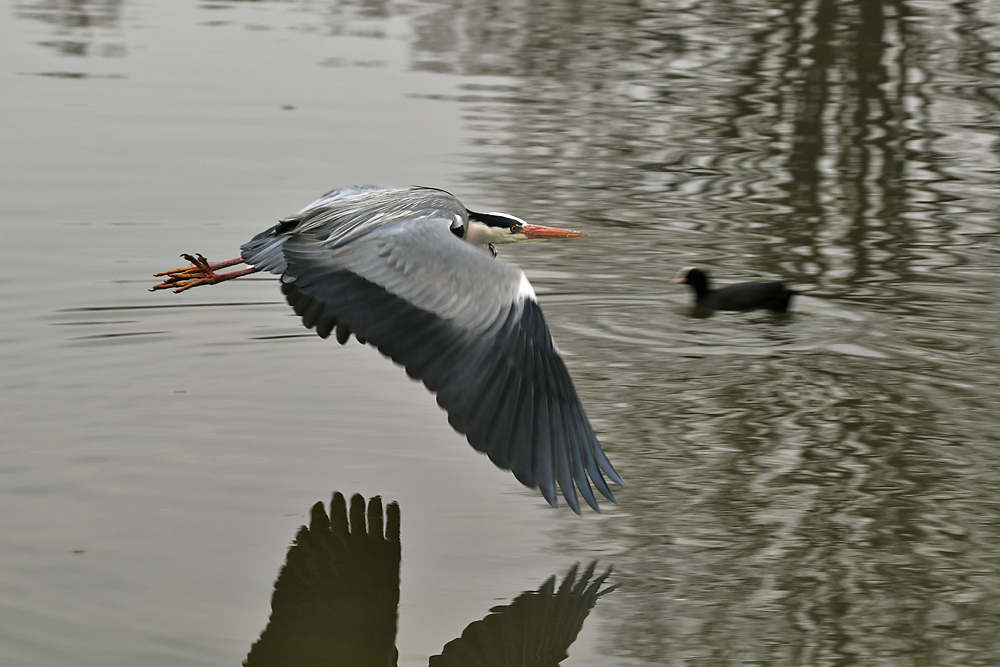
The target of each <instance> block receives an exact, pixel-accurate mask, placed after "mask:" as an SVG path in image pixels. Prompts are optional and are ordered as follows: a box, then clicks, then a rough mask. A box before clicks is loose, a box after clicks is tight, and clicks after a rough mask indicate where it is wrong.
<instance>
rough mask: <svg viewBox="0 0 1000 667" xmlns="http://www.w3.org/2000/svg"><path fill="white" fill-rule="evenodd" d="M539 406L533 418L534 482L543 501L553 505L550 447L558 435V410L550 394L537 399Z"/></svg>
mask: <svg viewBox="0 0 1000 667" xmlns="http://www.w3.org/2000/svg"><path fill="white" fill-rule="evenodd" d="M538 406H539V407H540V408H541V409H540V410H539V412H538V419H536V420H535V429H536V430H535V439H534V440H535V450H534V452H533V454H534V457H535V461H534V463H535V483H536V484H538V490H539V491H541V492H542V497H543V498H545V502H547V503H548V504H549V505H552V506H553V507H555V505H556V489H555V481H554V479H553V477H552V448H553V446H554V444H555V443H554V442H553V440H554V438H556V437H558V432H557V430H556V428H555V424H556V423H557V422H558V419H559V410H558V408H557V407H556V406H555V400H554V399H553V398H552V397H551V396H542V397H540V399H539V401H538Z"/></svg>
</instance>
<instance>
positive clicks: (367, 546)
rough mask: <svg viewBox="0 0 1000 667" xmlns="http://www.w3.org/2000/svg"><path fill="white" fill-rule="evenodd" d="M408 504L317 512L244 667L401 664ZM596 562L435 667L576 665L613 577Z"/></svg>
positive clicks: (501, 613) (547, 587)
mask: <svg viewBox="0 0 1000 667" xmlns="http://www.w3.org/2000/svg"><path fill="white" fill-rule="evenodd" d="M400 554H401V548H400V515H399V505H397V504H396V503H389V504H388V505H387V506H385V507H384V508H383V506H382V501H381V499H380V498H377V497H376V498H372V499H371V500H369V501H368V503H367V504H366V503H365V500H364V498H362V497H361V496H360V495H355V496H354V497H353V498H352V499H351V504H350V508H348V506H347V502H346V500H345V498H344V496H343V495H342V494H340V493H335V494H334V496H333V500H332V502H331V503H330V512H329V514H327V512H326V510H325V509H324V507H323V504H322V503H316V505H314V506H313V508H312V512H311V518H310V523H309V527H306V526H303V527H302V528H301V529H300V530H299V532H298V535H296V537H295V542H294V543H293V544H292V546H291V547H290V548H289V550H288V556H287V559H286V562H285V565H284V566H283V567H282V568H281V572H280V573H279V575H278V580H277V581H276V582H275V584H274V595H273V597H272V599H271V618H270V620H269V622H268V625H267V627H266V628H265V629H264V631H263V632H262V633H261V636H260V639H259V640H257V641H256V642H255V643H254V645H253V647H251V649H250V653H249V655H248V656H247V659H246V661H245V662H244V665H247V666H248V667H266V666H269V665H303V666H306V665H308V666H319V665H328V666H330V667H333V666H339V665H343V666H344V667H391V666H393V665H395V664H397V658H398V656H399V653H398V651H397V650H396V645H395V641H396V621H397V608H398V606H399V583H400V582H399V564H400ZM595 565H596V562H594V563H591V564H590V565H589V566H588V567H587V568H586V569H585V570H584V571H583V572H580V573H579V574H578V571H577V566H573V567H572V568H571V569H570V571H569V573H568V574H567V575H566V576H565V577H564V578H563V581H562V583H561V584H559V585H558V586H557V585H556V578H555V577H554V576H553V577H550V578H549V579H548V580H547V581H546V582H545V583H544V584H543V585H542V586H541V587H540V588H539V589H538V590H534V591H525V592H523V593H521V595H519V596H518V597H517V598H516V599H515V600H514V601H513V602H512V603H510V604H509V605H501V606H497V607H494V608H493V609H491V610H490V614H489V615H488V616H486V617H485V618H483V619H482V620H479V621H475V622H473V623H471V624H469V626H468V627H466V629H465V630H464V631H463V632H462V636H461V637H459V638H457V639H454V640H452V641H450V642H448V644H447V645H445V647H444V648H443V650H442V652H441V654H440V655H437V656H434V657H432V658H431V659H430V665H431V666H432V667H452V666H456V667H458V666H461V667H477V666H479V665H481V666H482V667H487V665H502V666H504V667H555V665H557V664H558V663H559V662H561V661H562V660H563V659H564V658H566V656H567V649H568V648H569V646H570V644H572V643H573V642H574V641H575V640H576V637H577V635H578V634H579V632H580V629H581V628H582V627H583V623H584V621H585V620H586V618H587V616H588V615H589V614H590V610H591V609H593V607H594V605H595V604H597V600H598V598H600V597H601V596H602V595H604V594H605V593H608V592H610V591H611V590H613V589H614V588H615V587H604V588H602V587H603V586H604V582H605V580H606V579H607V577H608V574H609V573H610V570H608V571H606V572H604V573H603V574H599V575H596V576H595V574H594V568H595Z"/></svg>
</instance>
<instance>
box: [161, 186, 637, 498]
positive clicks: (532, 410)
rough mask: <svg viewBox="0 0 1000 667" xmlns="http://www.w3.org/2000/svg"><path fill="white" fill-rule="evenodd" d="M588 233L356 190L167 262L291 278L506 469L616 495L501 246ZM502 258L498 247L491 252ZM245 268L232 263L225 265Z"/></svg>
mask: <svg viewBox="0 0 1000 667" xmlns="http://www.w3.org/2000/svg"><path fill="white" fill-rule="evenodd" d="M577 236H584V234H582V233H580V232H575V231H571V230H566V229H560V228H556V227H545V226H541V225H532V224H528V223H526V222H525V221H523V220H521V219H520V218H516V217H514V216H512V215H508V214H505V213H476V212H473V211H469V210H468V209H466V208H465V206H463V205H462V203H461V202H460V201H459V200H458V199H457V198H456V197H455V196H454V195H452V194H450V193H448V192H445V191H444V190H438V189H436V188H428V187H411V188H388V187H383V186H374V185H363V186H350V187H345V188H339V189H336V190H332V191H330V192H328V193H326V194H325V195H323V196H322V197H321V198H320V199H318V200H316V201H315V202H313V203H312V204H310V205H308V206H306V207H305V208H304V209H302V210H301V211H299V212H298V214H296V215H294V216H292V217H290V218H286V219H284V220H281V221H280V222H278V224H276V225H275V226H273V227H271V228H270V229H267V230H265V231H263V232H261V233H260V234H258V235H257V236H255V237H253V238H252V239H251V240H250V241H248V242H247V243H244V244H243V245H242V246H241V248H240V253H241V254H240V257H238V258H236V259H232V260H228V261H225V262H218V263H214V264H213V263H209V262H208V261H207V260H206V259H205V258H204V257H202V256H201V255H197V256H191V255H182V257H184V258H186V259H188V260H189V261H190V262H191V266H187V267H183V268H180V269H175V270H173V271H166V272H163V273H160V274H157V275H158V276H165V277H166V278H165V280H164V281H163V282H162V283H160V284H159V285H156V286H155V287H154V288H153V289H173V290H174V291H175V292H183V291H185V290H187V289H191V288H193V287H196V286H199V285H206V284H215V283H219V282H223V281H225V280H230V279H233V278H238V277H240V276H245V275H248V274H251V273H255V272H257V271H269V272H271V273H274V274H279V275H280V276H281V289H282V291H283V292H284V294H285V298H286V299H287V301H288V303H289V304H290V305H291V306H292V308H293V309H294V310H295V312H296V314H298V315H299V316H300V317H301V318H302V323H303V324H304V325H305V326H306V327H307V328H315V330H316V333H317V334H319V336H320V337H322V338H326V337H327V336H329V335H330V334H331V333H335V335H336V338H337V340H338V341H339V342H340V343H341V344H343V343H345V342H346V341H347V340H348V338H349V337H350V335H351V334H352V333H353V334H354V336H355V337H356V338H357V339H358V340H359V341H360V342H362V343H365V342H368V343H370V344H372V345H374V346H375V347H376V348H377V349H378V350H379V351H380V352H382V353H383V354H385V355H386V356H388V357H390V358H391V359H392V360H393V361H395V362H396V363H398V364H400V365H402V366H404V367H405V369H406V372H407V374H408V375H409V376H410V377H412V378H414V379H419V380H421V381H423V383H424V385H426V387H427V388H428V389H429V390H430V391H432V392H434V393H435V394H436V395H437V402H438V404H439V405H440V406H441V407H442V408H444V410H445V411H446V412H447V414H448V421H449V423H450V424H451V425H452V427H454V428H455V430H457V431H458V432H459V433H462V434H464V435H465V436H466V439H467V440H468V441H469V444H471V445H472V446H473V447H474V448H475V449H477V450H478V451H480V452H484V453H485V454H486V455H487V456H488V457H489V458H490V460H491V461H493V463H494V464H496V465H497V466H498V467H500V468H502V469H505V470H510V471H511V472H513V474H514V476H515V477H516V478H517V480H518V481H520V482H521V483H522V484H524V485H525V486H527V487H529V488H538V489H539V490H540V491H541V493H542V496H543V497H544V498H545V500H546V501H548V503H549V504H550V505H552V506H555V505H556V504H557V501H556V490H557V486H558V488H559V489H560V490H561V491H562V494H563V496H564V497H565V498H566V502H567V503H568V504H569V506H570V507H571V508H572V509H573V510H574V511H575V512H576V513H578V514H579V513H580V504H579V501H578V499H577V490H579V492H580V495H582V496H583V498H584V500H585V501H586V502H587V504H588V505H590V506H591V507H592V508H594V510H596V511H600V509H599V506H598V503H597V499H596V498H595V495H594V492H593V490H592V488H591V484H593V486H594V488H596V489H597V490H598V491H600V493H601V494H603V495H604V496H605V497H606V498H608V499H609V500H611V501H612V502H614V496H613V495H612V493H611V490H610V489H609V488H608V484H607V482H606V481H605V475H606V476H607V477H608V478H609V479H610V480H612V481H613V482H614V483H616V484H618V485H620V486H624V485H625V483H624V482H623V481H622V478H621V477H620V476H619V475H618V473H617V472H616V471H615V469H614V467H613V466H612V465H611V462H610V461H608V458H607V456H606V455H605V454H604V451H603V450H602V449H601V445H600V443H599V442H598V440H597V437H596V435H595V434H594V430H593V428H592V427H591V425H590V422H589V420H588V419H587V416H586V414H585V412H584V409H583V405H582V404H581V402H580V398H579V396H578V395H577V393H576V389H575V388H574V386H573V381H572V380H571V379H570V376H569V372H568V370H567V369H566V365H565V363H564V362H563V359H562V357H561V355H560V353H559V350H558V348H557V347H556V345H555V343H554V342H553V340H552V337H551V335H550V333H549V329H548V326H547V325H546V323H545V319H544V317H543V316H542V311H541V309H540V308H539V305H538V300H537V298H536V296H535V292H534V290H533V289H532V287H531V284H530V283H529V282H528V279H527V278H526V277H525V275H524V272H523V271H521V270H520V269H519V268H517V267H516V266H514V265H513V264H509V263H507V262H504V261H502V260H497V259H495V254H496V251H495V248H494V246H496V245H501V244H506V243H518V242H523V241H533V240H541V239H547V238H559V237H577ZM491 254H492V255H493V257H491ZM241 263H242V264H246V265H247V266H248V267H249V268H246V269H240V270H234V271H231V272H229V273H216V271H218V270H219V269H222V268H227V267H232V266H236V265H238V264H241Z"/></svg>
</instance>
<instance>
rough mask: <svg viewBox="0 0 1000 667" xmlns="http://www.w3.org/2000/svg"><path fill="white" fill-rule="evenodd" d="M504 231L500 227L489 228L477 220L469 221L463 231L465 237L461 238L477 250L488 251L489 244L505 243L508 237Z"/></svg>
mask: <svg viewBox="0 0 1000 667" xmlns="http://www.w3.org/2000/svg"><path fill="white" fill-rule="evenodd" d="M505 231H506V230H505V229H504V228H502V227H491V226H490V225H484V224H483V223H481V222H479V221H477V220H470V221H469V227H468V229H466V230H465V236H464V237H462V238H464V239H465V241H467V242H468V243H471V244H472V245H474V246H476V247H478V248H481V249H483V250H488V249H489V246H490V245H491V244H494V243H504V242H505V241H506V239H507V237H508V236H509V235H506V234H505V233H504V232H505Z"/></svg>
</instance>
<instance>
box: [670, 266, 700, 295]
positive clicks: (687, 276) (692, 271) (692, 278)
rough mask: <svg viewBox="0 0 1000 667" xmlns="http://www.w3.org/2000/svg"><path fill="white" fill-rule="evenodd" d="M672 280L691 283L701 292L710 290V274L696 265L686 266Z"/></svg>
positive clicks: (682, 283)
mask: <svg viewBox="0 0 1000 667" xmlns="http://www.w3.org/2000/svg"><path fill="white" fill-rule="evenodd" d="M670 282H672V283H677V284H680V285H690V286H691V287H693V288H694V291H695V292H698V293H699V294H701V293H703V292H706V291H708V274H707V273H705V272H704V271H702V270H701V269H699V268H698V267H696V266H685V267H684V268H683V269H681V270H680V271H678V272H677V275H676V276H674V277H673V279H671V281H670Z"/></svg>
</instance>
